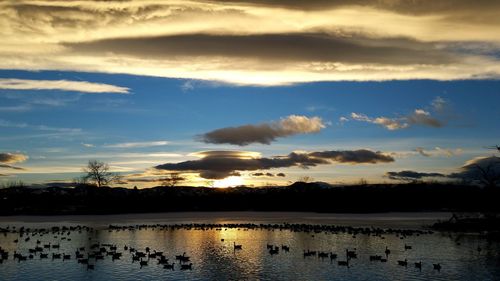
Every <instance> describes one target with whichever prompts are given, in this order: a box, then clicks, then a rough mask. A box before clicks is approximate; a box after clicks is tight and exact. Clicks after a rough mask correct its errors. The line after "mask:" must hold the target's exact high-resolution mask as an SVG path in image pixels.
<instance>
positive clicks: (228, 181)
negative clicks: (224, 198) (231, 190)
mask: <svg viewBox="0 0 500 281" xmlns="http://www.w3.org/2000/svg"><path fill="white" fill-rule="evenodd" d="M243 184H244V180H243V178H241V177H237V176H230V177H227V178H225V179H221V180H216V181H214V187H217V188H225V187H233V186H239V185H243Z"/></svg>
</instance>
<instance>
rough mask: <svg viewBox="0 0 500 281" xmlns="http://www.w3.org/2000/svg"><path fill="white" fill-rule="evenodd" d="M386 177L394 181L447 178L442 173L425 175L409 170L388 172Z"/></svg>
mask: <svg viewBox="0 0 500 281" xmlns="http://www.w3.org/2000/svg"><path fill="white" fill-rule="evenodd" d="M385 176H386V177H388V178H390V179H392V180H418V179H422V178H435V177H446V175H444V174H440V173H423V172H416V171H408V170H406V171H400V172H387V173H386V174H385Z"/></svg>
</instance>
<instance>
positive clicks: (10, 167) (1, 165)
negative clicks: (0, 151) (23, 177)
mask: <svg viewBox="0 0 500 281" xmlns="http://www.w3.org/2000/svg"><path fill="white" fill-rule="evenodd" d="M0 168H5V169H12V170H20V171H24V170H26V169H24V168H21V167H17V166H12V165H7V164H0Z"/></svg>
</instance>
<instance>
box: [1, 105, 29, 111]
mask: <svg viewBox="0 0 500 281" xmlns="http://www.w3.org/2000/svg"><path fill="white" fill-rule="evenodd" d="M31 108H32V107H31V106H29V105H14V106H0V112H25V111H29V110H31Z"/></svg>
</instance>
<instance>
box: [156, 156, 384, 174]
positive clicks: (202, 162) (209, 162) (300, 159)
mask: <svg viewBox="0 0 500 281" xmlns="http://www.w3.org/2000/svg"><path fill="white" fill-rule="evenodd" d="M200 155H202V156H203V158H201V159H198V160H190V161H184V162H179V163H166V164H163V165H159V166H156V167H155V168H156V169H160V170H168V171H178V172H194V173H199V175H200V177H202V178H206V179H222V178H225V177H228V176H231V175H234V173H235V172H237V171H256V170H269V169H274V168H288V167H301V168H308V167H314V166H317V165H326V164H333V163H347V164H365V163H370V164H375V163H387V162H393V161H394V159H393V158H392V157H391V156H389V155H385V154H383V153H382V152H380V151H377V152H373V151H370V150H366V149H360V150H353V151H323V152H311V153H296V152H292V153H290V154H288V155H286V156H275V157H272V158H266V157H247V156H243V155H245V154H244V152H239V151H217V152H208V153H204V154H200Z"/></svg>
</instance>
